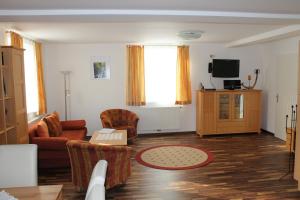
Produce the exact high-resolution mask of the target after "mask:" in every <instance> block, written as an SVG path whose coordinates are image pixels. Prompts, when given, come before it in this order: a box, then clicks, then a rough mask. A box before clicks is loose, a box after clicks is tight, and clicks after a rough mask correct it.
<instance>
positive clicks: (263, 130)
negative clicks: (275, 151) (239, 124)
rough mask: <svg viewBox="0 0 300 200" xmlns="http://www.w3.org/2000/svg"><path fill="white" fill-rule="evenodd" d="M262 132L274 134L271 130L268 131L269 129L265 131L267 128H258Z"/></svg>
mask: <svg viewBox="0 0 300 200" xmlns="http://www.w3.org/2000/svg"><path fill="white" fill-rule="evenodd" d="M260 130H261V131H262V132H264V133H267V134H270V135H273V136H274V135H275V134H274V133H272V132H270V131H267V130H265V129H263V128H261V129H260Z"/></svg>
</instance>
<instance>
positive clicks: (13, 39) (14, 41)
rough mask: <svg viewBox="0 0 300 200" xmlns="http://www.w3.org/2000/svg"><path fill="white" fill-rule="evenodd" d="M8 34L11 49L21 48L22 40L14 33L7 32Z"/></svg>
mask: <svg viewBox="0 0 300 200" xmlns="http://www.w3.org/2000/svg"><path fill="white" fill-rule="evenodd" d="M9 33H10V45H11V46H13V47H18V48H23V38H22V37H21V36H20V35H19V34H17V33H15V32H12V31H11V32H9Z"/></svg>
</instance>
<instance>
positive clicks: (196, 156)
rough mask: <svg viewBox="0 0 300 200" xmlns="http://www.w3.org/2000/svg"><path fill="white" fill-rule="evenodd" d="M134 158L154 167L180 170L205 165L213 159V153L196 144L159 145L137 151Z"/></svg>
mask: <svg viewBox="0 0 300 200" xmlns="http://www.w3.org/2000/svg"><path fill="white" fill-rule="evenodd" d="M135 159H136V160H137V161H138V162H139V163H140V164H142V165H145V166H147V167H151V168H155V169H166V170H182V169H194V168H197V167H202V166H204V165H207V164H208V163H210V162H211V161H212V160H213V155H212V153H210V152H209V151H207V150H204V149H201V148H199V147H197V146H191V145H161V146H154V147H150V148H147V149H144V150H142V151H140V152H138V153H137V155H136V156H135Z"/></svg>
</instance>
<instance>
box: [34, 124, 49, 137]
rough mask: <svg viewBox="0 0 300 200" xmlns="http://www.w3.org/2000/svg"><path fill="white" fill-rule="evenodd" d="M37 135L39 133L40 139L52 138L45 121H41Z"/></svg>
mask: <svg viewBox="0 0 300 200" xmlns="http://www.w3.org/2000/svg"><path fill="white" fill-rule="evenodd" d="M36 133H37V135H38V137H50V135H49V130H48V126H47V124H46V122H44V121H43V120H40V121H39V122H38V123H37V130H36Z"/></svg>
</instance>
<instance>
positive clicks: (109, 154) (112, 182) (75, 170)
mask: <svg viewBox="0 0 300 200" xmlns="http://www.w3.org/2000/svg"><path fill="white" fill-rule="evenodd" d="M67 148H68V152H69V157H70V161H71V169H72V181H73V184H74V185H75V188H76V190H77V191H84V190H87V188H88V185H89V181H90V178H91V175H92V172H93V168H94V166H95V165H96V164H97V162H98V161H99V160H106V161H107V162H108V167H107V172H106V180H105V187H106V189H109V188H112V187H114V186H117V185H122V184H125V183H126V181H127V179H128V177H129V176H130V175H131V161H130V155H131V148H130V147H127V146H102V145H97V144H90V143H89V142H86V141H81V140H70V141H68V142H67Z"/></svg>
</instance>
